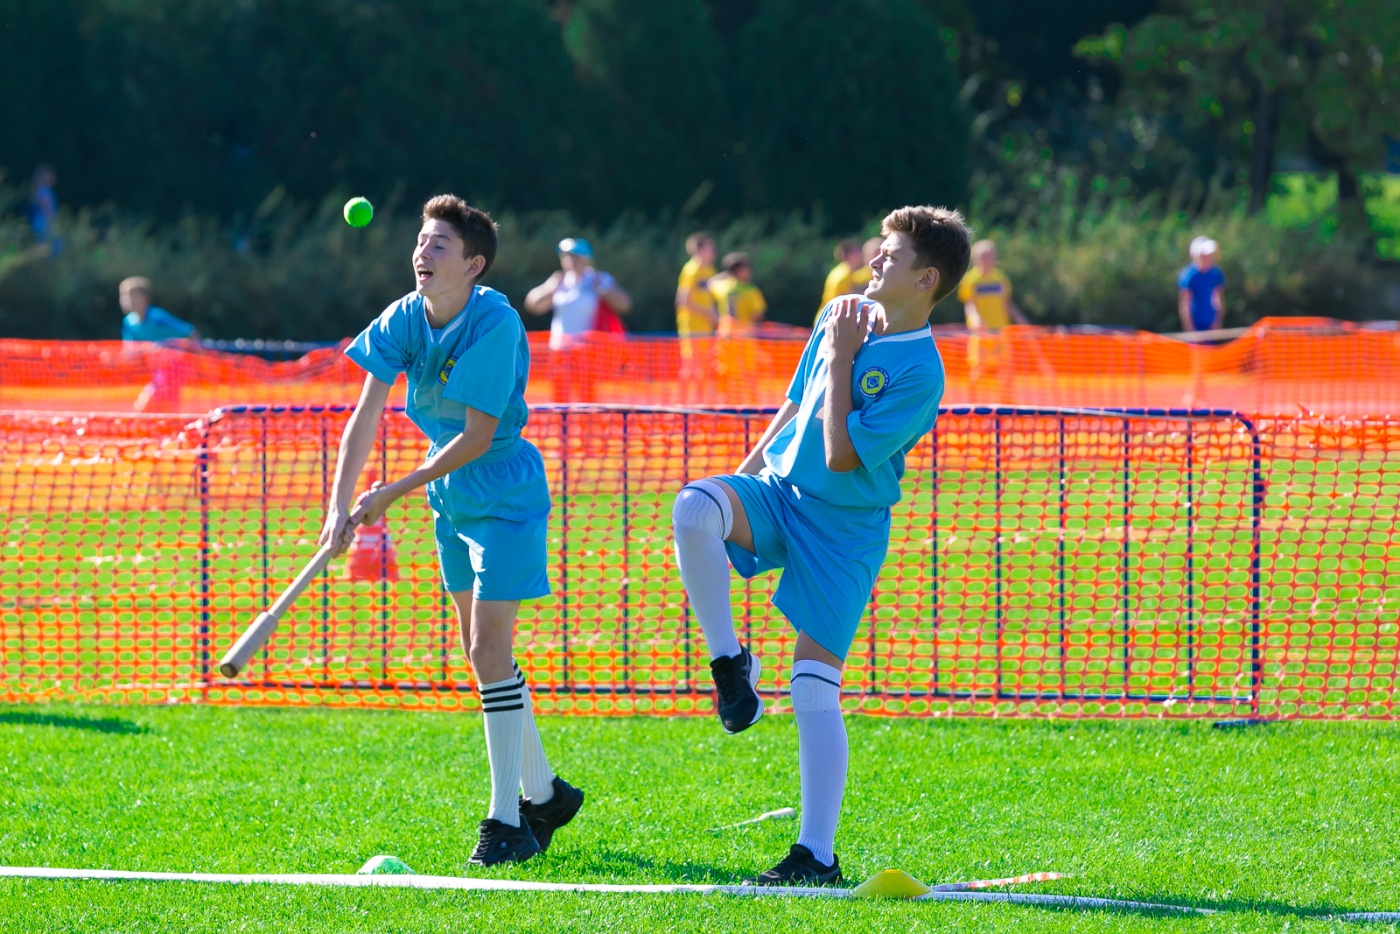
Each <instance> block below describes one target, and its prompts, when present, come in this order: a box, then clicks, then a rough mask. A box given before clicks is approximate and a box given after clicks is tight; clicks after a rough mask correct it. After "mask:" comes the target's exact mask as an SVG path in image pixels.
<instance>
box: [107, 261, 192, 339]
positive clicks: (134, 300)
mask: <svg viewBox="0 0 1400 934" xmlns="http://www.w3.org/2000/svg"><path fill="white" fill-rule="evenodd" d="M117 298H118V300H119V301H120V302H121V306H122V311H124V312H126V315H125V317H123V318H122V340H124V341H164V340H170V339H171V338H180V337H188V338H192V339H194V340H198V339H199V332H198V331H196V330H195V327H194V325H193V324H190V323H189V322H188V321H181V320H180V319H179V318H177V317H175V316H174V315H172V314H171V313H170V312H168V311H166V310H165V309H164V308H156V307H155V306H154V305H152V304H151V280H150V279H147V278H146V277H145V276H132V277H131V278H129V279H123V280H122V283H121V285H120V286H119V287H118V293H117Z"/></svg>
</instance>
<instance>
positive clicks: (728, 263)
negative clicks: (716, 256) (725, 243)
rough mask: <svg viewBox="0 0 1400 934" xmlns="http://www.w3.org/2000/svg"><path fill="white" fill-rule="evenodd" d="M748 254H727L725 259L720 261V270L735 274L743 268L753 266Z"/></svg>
mask: <svg viewBox="0 0 1400 934" xmlns="http://www.w3.org/2000/svg"><path fill="white" fill-rule="evenodd" d="M752 265H753V264H752V263H750V262H749V254H747V253H726V254H724V259H722V260H720V262H719V268H720V269H723V270H724V271H725V272H733V271H734V270H736V269H738V268H739V267H741V266H752Z"/></svg>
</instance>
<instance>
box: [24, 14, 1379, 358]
mask: <svg viewBox="0 0 1400 934" xmlns="http://www.w3.org/2000/svg"><path fill="white" fill-rule="evenodd" d="M1395 22H1397V20H1395V18H1394V17H1393V16H1392V15H1391V14H1390V10H1389V6H1388V4H1387V3H1386V2H1384V0H1242V2H1241V3H1240V4H1237V5H1236V6H1234V7H1230V8H1216V7H1213V6H1211V5H1209V4H1206V3H1205V2H1204V0H1041V2H1039V3H1037V4H1035V5H1034V6H1027V5H1026V4H1022V3H1016V2H1013V0H987V2H983V3H978V4H973V3H970V2H968V0H845V2H840V3H838V2H835V0H668V2H665V3H656V2H650V0H415V2H413V3H408V2H406V0H45V2H44V3H35V2H33V0H0V40H3V42H4V47H5V49H6V54H5V55H3V56H0V95H3V99H4V100H5V101H6V104H7V107H6V111H5V126H4V132H0V334H4V335H11V336H21V335H22V336H33V337H40V336H42V337H79V338H81V337H110V336H115V335H116V333H117V313H116V309H115V289H116V283H117V282H118V281H120V279H122V278H123V277H125V276H127V275H133V274H145V275H149V276H151V277H152V278H153V279H154V280H155V282H156V300H157V301H158V302H159V303H161V304H163V305H165V306H166V307H169V308H170V309H172V310H173V311H175V312H176V313H178V314H181V315H184V316H187V317H189V318H190V319H192V320H194V321H196V322H197V323H198V324H199V325H200V327H201V330H202V331H203V332H204V333H206V334H208V335H211V336H219V337H282V338H295V339H306V340H333V339H336V338H339V337H342V336H344V335H346V334H348V333H351V332H352V331H354V330H356V329H357V328H358V326H359V324H360V323H361V322H363V321H364V320H365V319H366V318H367V317H368V316H369V315H371V314H373V313H374V312H375V311H377V310H378V309H379V308H381V307H383V305H384V304H386V303H387V302H389V301H391V300H392V299H394V298H396V297H397V296H398V295H400V294H402V292H404V291H406V290H407V288H408V285H409V281H408V278H407V276H406V274H405V271H406V268H407V250H408V245H409V243H410V242H411V236H410V234H411V228H412V224H413V222H414V221H413V218H414V215H415V213H416V208H417V206H418V205H419V204H421V202H422V200H423V199H424V198H426V197H427V196H429V195H431V194H434V193H437V192H440V191H455V192H457V193H458V194H461V195H463V196H465V197H467V198H468V199H470V200H472V201H473V202H475V203H477V204H480V205H481V206H483V207H486V208H487V209H489V210H491V211H492V213H493V214H495V215H496V216H497V217H498V218H500V219H501V220H502V222H503V236H504V244H503V247H504V249H503V255H502V258H501V261H500V263H499V265H498V267H497V269H496V270H495V271H494V272H493V274H492V284H494V285H496V286H497V287H499V288H501V289H503V290H504V291H506V292H507V294H508V295H510V296H512V297H513V298H514V299H515V300H516V301H517V304H520V303H521V302H520V300H521V299H522V298H523V295H524V292H525V290H527V289H528V288H530V287H531V286H533V285H534V284H536V283H537V282H538V281H540V280H541V279H543V277H544V276H545V275H546V274H547V273H548V272H549V271H550V270H551V269H552V268H553V267H554V257H553V245H554V244H555V243H556V242H557V241H558V240H559V239H560V238H562V237H564V236H577V235H580V234H582V235H585V236H590V237H592V238H594V239H595V240H596V241H597V245H598V248H599V259H600V263H601V265H602V266H604V267H605V268H607V269H608V270H609V271H611V272H613V273H614V274H616V275H617V276H618V277H619V279H620V280H621V281H622V283H623V284H624V286H625V287H627V288H628V289H630V290H631V291H632V292H633V293H634V295H635V296H636V298H637V311H636V312H635V313H634V315H633V317H632V320H631V321H630V322H629V326H630V327H632V328H633V329H634V330H650V331H665V330H670V329H672V328H673V327H674V321H673V318H672V311H671V299H672V295H673V291H674V285H675V275H676V271H677V269H678V267H679V265H680V263H681V262H682V261H683V259H684V255H683V252H682V243H683V241H684V238H685V236H686V235H687V234H688V233H690V232H691V231H693V230H695V229H698V228H702V227H703V228H710V229H712V230H713V231H714V232H716V233H717V235H718V237H719V240H720V245H721V249H724V250H729V249H743V250H747V251H748V252H749V253H751V254H752V255H753V256H754V259H755V272H756V278H757V281H758V284H759V285H760V286H761V287H762V288H763V289H764V291H765V293H766V294H767V296H768V299H769V304H770V307H771V309H772V312H771V315H772V317H774V318H776V319H777V320H781V321H787V322H790V323H795V324H806V323H808V322H810V320H811V317H812V314H813V312H814V311H815V307H816V303H817V300H818V298H819V294H820V287H821V282H822V280H823V278H824V276H825V274H826V271H827V269H828V268H829V266H830V263H831V247H832V245H833V244H834V241H835V240H836V239H837V238H838V237H840V236H850V235H854V236H866V235H869V234H871V233H874V232H875V230H876V228H877V226H878V219H879V217H880V216H881V215H882V214H883V212H884V211H886V210H888V209H889V208H890V207H892V206H895V205H897V204H901V203H908V202H924V203H941V204H951V205H955V206H959V207H962V208H964V209H965V210H966V211H968V213H969V216H970V217H971V219H972V221H973V223H974V225H976V226H977V227H978V228H979V230H980V231H981V232H983V233H990V234H994V235H995V236H996V237H997V238H998V239H1000V240H1002V241H1004V242H1003V249H1002V254H1003V258H1004V263H1005V266H1006V268H1007V270H1008V272H1009V273H1010V274H1011V276H1012V278H1013V280H1014V282H1015V284H1016V288H1017V292H1018V296H1019V298H1020V300H1021V303H1022V305H1023V306H1024V307H1025V309H1026V310H1027V312H1028V313H1029V314H1030V317H1031V319H1032V320H1033V321H1037V322H1041V323H1096V324H1113V325H1131V326H1138V327H1148V328H1165V329H1174V328H1175V327H1176V319H1175V312H1174V310H1173V309H1174V305H1173V302H1174V298H1173V294H1172V286H1171V282H1172V277H1173V276H1174V274H1175V271H1176V269H1178V268H1179V267H1180V266H1181V265H1182V264H1183V263H1184V262H1185V247H1186V244H1187V243H1188V242H1189V240H1190V238H1191V237H1192V236H1195V235H1196V234H1197V233H1201V232H1206V233H1210V234H1211V235H1213V236H1216V237H1217V238H1218V239H1221V240H1222V243H1223V244H1224V254H1223V257H1222V258H1223V261H1224V264H1225V268H1226V271H1227V274H1229V275H1230V277H1231V285H1230V289H1229V301H1228V305H1229V316H1228V319H1227V324H1244V323H1247V322H1248V321H1250V320H1253V319H1254V318H1256V317H1258V316H1259V315H1263V314H1297V313H1309V314H1329V315H1336V316H1339V317H1354V318H1374V317H1380V316H1384V315H1389V314H1393V313H1394V307H1393V306H1394V304H1395V303H1396V301H1397V296H1400V283H1397V277H1400V272H1397V271H1396V269H1395V268H1394V265H1393V261H1394V260H1395V259H1397V258H1400V191H1397V190H1396V187H1395V185H1394V184H1392V182H1393V181H1394V178H1393V177H1392V178H1391V179H1389V180H1387V179H1385V178H1384V177H1381V176H1376V175H1368V174H1367V173H1368V172H1374V171H1375V170H1376V169H1378V168H1379V167H1380V165H1379V164H1378V162H1377V159H1378V158H1379V153H1380V151H1381V150H1380V146H1381V141H1382V140H1383V137H1384V134H1386V133H1392V134H1395V133H1400V124H1398V123H1396V121H1397V120H1400V117H1397V116H1396V115H1397V114H1400V106H1392V105H1393V104H1395V101H1394V100H1393V99H1392V98H1393V93H1394V90H1395V88H1396V87H1397V83H1396V80H1397V74H1400V72H1397V70H1396V67H1395V65H1396V62H1397V61H1400V53H1397V54H1390V55H1387V54H1384V53H1386V52H1388V51H1389V45H1391V44H1393V41H1392V40H1393V39H1394V35H1395V34H1394V28H1395ZM1255 34H1259V35H1268V36H1269V37H1271V41H1273V45H1271V46H1270V47H1269V48H1267V49H1265V48H1262V47H1261V48H1256V45H1257V43H1253V44H1252V43H1250V42H1249V41H1248V38H1249V36H1251V35H1255ZM1274 40H1277V41H1274ZM1381 46H1386V49H1384V50H1383V49H1381V48H1380V47H1381ZM1373 53H1374V54H1373ZM1290 55H1291V57H1290ZM1183 62H1184V63H1186V64H1185V65H1183ZM1347 63H1354V64H1355V65H1356V67H1354V68H1353V67H1350V65H1348V64H1347ZM1270 115H1272V116H1270ZM1265 118H1267V119H1265ZM1261 121H1262V122H1261ZM1266 129H1267V130H1268V132H1264V131H1265V130H1266ZM40 163H48V164H52V165H53V166H54V167H55V168H56V169H57V171H58V186H57V192H58V198H59V202H60V204H61V205H62V207H63V209H62V211H61V213H60V217H59V228H60V233H61V235H62V237H63V239H64V249H63V250H62V251H61V252H60V253H59V254H58V255H56V256H53V257H44V256H41V255H39V253H38V252H36V251H35V250H34V249H33V248H32V247H33V243H32V238H30V236H29V234H28V232H27V230H26V228H25V226H24V223H23V221H22V220H21V219H20V208H21V206H22V204H23V201H24V198H25V191H24V188H25V186H26V184H27V181H28V176H29V173H30V171H31V170H32V169H33V167H34V166H35V165H37V164H40ZM1285 163H1287V165H1285ZM1288 165H1300V166H1302V165H1306V167H1308V168H1310V169H1317V170H1325V172H1323V173H1320V174H1319V175H1318V176H1317V177H1316V178H1313V177H1312V176H1311V175H1303V174H1298V173H1293V174H1288V173H1282V172H1280V171H1278V169H1279V167H1280V166H1283V167H1287V166H1288ZM1309 179H1311V180H1309ZM1328 179H1334V180H1335V181H1328ZM1329 186H1330V187H1329ZM351 195H365V196H367V197H369V198H370V199H371V200H372V201H373V202H374V204H375V206H376V211H377V217H376V220H375V223H374V224H373V225H372V226H371V227H370V228H368V229H367V230H365V231H360V232H358V233H357V232H352V231H349V230H348V229H345V228H344V227H343V225H342V224H341V223H340V222H339V221H338V219H337V217H338V213H337V212H338V207H339V204H340V203H341V202H343V201H344V200H345V199H346V198H348V197H350V196H351ZM1363 201H1364V204H1365V210H1364V211H1363V210H1361V209H1360V207H1359V205H1360V204H1361V203H1362V202H1363ZM1266 206H1267V210H1264V208H1265V207H1266ZM1386 258H1388V259H1389V260H1391V261H1392V266H1391V267H1390V268H1387V267H1386V266H1385V265H1384V263H1382V262H1380V260H1383V259H1386ZM937 315H938V317H939V319H940V320H945V321H950V320H956V319H957V317H958V314H957V309H956V308H954V307H953V306H952V304H951V303H949V304H946V305H945V307H943V308H940V309H939V311H938V313H937ZM530 323H531V324H532V325H543V324H545V322H544V321H543V320H536V319H532V320H531V322H530Z"/></svg>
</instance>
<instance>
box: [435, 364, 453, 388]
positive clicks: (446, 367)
mask: <svg viewBox="0 0 1400 934" xmlns="http://www.w3.org/2000/svg"><path fill="white" fill-rule="evenodd" d="M456 365H457V359H456V358H455V357H454V358H453V359H451V360H448V361H447V362H446V363H444V364H443V365H442V372H441V373H439V374H438V382H439V383H441V384H442V385H444V386H446V385H447V378H448V377H449V376H451V375H452V368H453V367H454V366H456Z"/></svg>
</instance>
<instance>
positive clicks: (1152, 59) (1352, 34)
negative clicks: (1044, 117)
mask: <svg viewBox="0 0 1400 934" xmlns="http://www.w3.org/2000/svg"><path fill="white" fill-rule="evenodd" d="M1078 52H1079V54H1080V55H1082V56H1083V57H1085V58H1086V59H1089V60H1092V61H1106V62H1110V63H1112V64H1114V65H1116V66H1117V67H1118V68H1119V69H1121V71H1122V73H1123V75H1124V77H1125V80H1126V82H1127V84H1126V87H1125V96H1126V103H1127V104H1128V106H1129V107H1132V108H1134V109H1147V110H1151V111H1157V112H1163V111H1176V112H1179V113H1181V114H1182V116H1183V117H1184V119H1185V120H1186V121H1187V122H1188V124H1190V125H1194V126H1203V127H1209V128H1211V129H1212V130H1214V131H1215V132H1216V133H1217V134H1218V135H1219V136H1220V137H1221V138H1222V141H1223V143H1224V145H1225V147H1226V148H1230V149H1234V150H1235V151H1237V152H1241V153H1247V165H1248V170H1247V172H1248V175H1247V177H1248V182H1249V186H1250V207H1251V209H1252V210H1259V209H1260V208H1262V207H1263V205H1264V201H1265V199H1266V197H1267V195H1268V191H1269V185H1270V179H1271V177H1272V175H1273V171H1274V164H1275V159H1276V155H1277V152H1278V150H1279V147H1280V139H1281V137H1282V136H1283V135H1284V134H1286V133H1287V132H1288V131H1289V130H1290V129H1291V130H1292V131H1293V132H1295V133H1296V134H1297V135H1300V136H1301V137H1302V138H1304V139H1305V141H1306V142H1305V147H1306V151H1307V152H1308V154H1309V155H1310V156H1311V157H1312V158H1313V159H1314V160H1315V161H1316V162H1317V163H1318V164H1319V165H1320V166H1321V167H1323V168H1327V169H1331V170H1333V171H1335V172H1336V173H1337V176H1338V188H1339V196H1340V199H1341V202H1342V204H1343V211H1342V216H1343V220H1344V222H1346V221H1348V219H1350V220H1351V221H1354V220H1355V219H1358V218H1361V217H1362V216H1364V215H1363V214H1362V212H1361V208H1360V198H1359V191H1358V185H1357V173H1358V172H1359V171H1363V170H1364V169H1366V168H1367V167H1376V168H1379V166H1380V164H1381V162H1382V160H1383V156H1384V147H1385V142H1384V136H1385V134H1386V133H1392V134H1394V133H1400V17H1397V16H1396V15H1395V11H1394V5H1393V4H1392V3H1391V2H1389V0H1236V2H1234V3H1232V4H1228V5H1224V6H1221V5H1218V4H1215V3H1213V2H1211V0H1174V2H1173V4H1172V7H1171V9H1170V10H1169V11H1168V12H1163V13H1157V14H1153V15H1151V16H1148V17H1147V18H1146V19H1144V20H1143V21H1142V22H1141V23H1139V24H1137V25H1136V26H1133V27H1132V28H1125V27H1122V26H1115V27H1113V28H1111V29H1109V30H1107V31H1106V32H1104V33H1103V34H1102V35H1099V36H1092V37H1090V38H1087V39H1085V40H1083V41H1082V42H1081V43H1080V45H1079V47H1078ZM1387 56H1389V58H1390V60H1389V61H1387Z"/></svg>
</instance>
